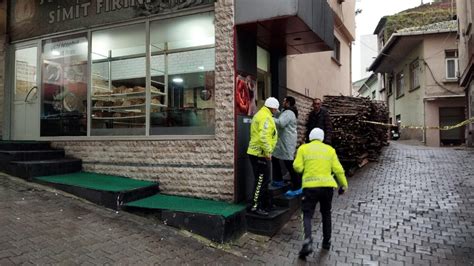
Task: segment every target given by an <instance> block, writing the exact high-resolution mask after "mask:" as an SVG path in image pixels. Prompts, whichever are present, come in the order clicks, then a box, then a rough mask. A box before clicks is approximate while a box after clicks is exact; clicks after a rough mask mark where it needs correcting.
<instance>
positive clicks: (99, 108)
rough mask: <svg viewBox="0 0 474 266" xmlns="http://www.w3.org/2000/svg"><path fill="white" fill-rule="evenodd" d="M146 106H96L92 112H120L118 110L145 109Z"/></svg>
mask: <svg viewBox="0 0 474 266" xmlns="http://www.w3.org/2000/svg"><path fill="white" fill-rule="evenodd" d="M144 106H145V104H144V103H143V104H134V105H124V106H97V107H96V106H94V107H92V110H104V111H107V110H118V109H120V110H121V109H133V108H139V107H144Z"/></svg>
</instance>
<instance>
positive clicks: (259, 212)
mask: <svg viewBox="0 0 474 266" xmlns="http://www.w3.org/2000/svg"><path fill="white" fill-rule="evenodd" d="M250 212H251V213H253V214H256V215H260V216H268V212H267V211H265V210H263V209H260V208H252V209H250Z"/></svg>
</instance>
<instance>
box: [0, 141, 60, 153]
mask: <svg viewBox="0 0 474 266" xmlns="http://www.w3.org/2000/svg"><path fill="white" fill-rule="evenodd" d="M50 149H51V143H50V142H49V141H0V150H2V151H25V150H50Z"/></svg>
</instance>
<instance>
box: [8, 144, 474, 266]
mask: <svg viewBox="0 0 474 266" xmlns="http://www.w3.org/2000/svg"><path fill="white" fill-rule="evenodd" d="M473 162H474V150H473V149H470V148H452V147H444V148H430V147H423V146H410V145H406V144H404V143H403V142H391V144H390V146H388V147H386V148H385V149H384V150H383V152H382V155H381V157H380V159H379V161H378V162H374V163H370V164H369V165H367V166H366V167H364V168H363V169H361V170H360V171H359V172H357V173H356V174H355V175H354V176H353V177H351V178H349V180H348V181H349V191H348V193H347V194H345V195H343V196H337V195H336V196H334V199H333V215H332V221H333V239H332V248H331V250H330V251H323V250H322V249H321V241H322V232H321V231H322V227H321V217H320V213H319V211H317V212H316V214H315V217H314V219H313V223H314V227H313V239H314V245H313V248H314V252H313V253H312V254H310V256H308V258H307V261H306V262H304V261H302V260H300V259H299V258H298V251H299V249H300V248H301V245H302V240H303V233H302V226H301V222H302V221H301V215H300V213H296V214H295V215H294V216H293V217H292V219H291V220H290V222H289V223H288V224H286V225H285V227H284V228H283V229H282V230H281V232H280V233H278V234H276V235H275V236H273V237H271V238H269V237H261V236H257V235H253V234H245V235H244V236H242V237H241V238H240V239H238V240H236V241H234V242H231V243H229V244H226V245H223V247H220V246H217V247H210V246H209V245H208V244H207V243H206V242H204V243H203V242H199V241H197V240H196V239H194V238H191V237H187V236H185V235H183V234H181V233H180V232H179V231H177V230H175V229H173V228H171V227H167V226H164V225H162V224H157V223H156V221H151V220H149V219H146V218H143V217H138V216H135V215H132V214H128V213H126V212H120V213H115V212H113V211H110V210H106V209H103V208H101V207H97V206H94V205H92V204H89V203H86V202H83V201H79V200H77V199H75V198H70V197H66V196H64V195H63V194H55V193H54V192H51V191H49V190H44V188H42V187H38V186H35V185H32V184H29V183H25V182H22V181H20V180H16V179H11V178H6V177H2V176H0V213H2V215H1V216H0V239H1V241H0V265H2V266H3V265H12V264H27V263H33V264H61V265H70V264H73V265H76V264H86V265H88V264H97V265H104V264H124V265H126V264H133V265H142V264H143V265H149V264H164V265H178V264H186V265H202V264H211V265H216V264H217V265H222V264H229V265H241V264H245V265H259V264H269V265H305V264H306V265H360V264H363V265H474V220H473V218H472V217H473V216H474V189H473V186H472V185H466V184H474V164H473ZM3 214H5V215H3ZM18 218H19V219H18ZM161 239H162V240H161Z"/></svg>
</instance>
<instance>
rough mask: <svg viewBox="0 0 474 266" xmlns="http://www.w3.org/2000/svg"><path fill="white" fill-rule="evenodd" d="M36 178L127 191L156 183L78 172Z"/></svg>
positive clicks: (113, 190) (96, 188) (78, 185)
mask: <svg viewBox="0 0 474 266" xmlns="http://www.w3.org/2000/svg"><path fill="white" fill-rule="evenodd" d="M36 179H38V180H41V181H45V182H49V183H56V184H64V185H70V186H76V187H82V188H88V189H95V190H102V191H112V192H119V191H128V190H133V189H137V188H142V187H148V186H151V185H156V183H154V182H149V181H141V180H135V179H130V178H126V177H121V176H112V175H103V174H96V173H87V172H79V173H72V174H66V175H52V176H41V177H36Z"/></svg>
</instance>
